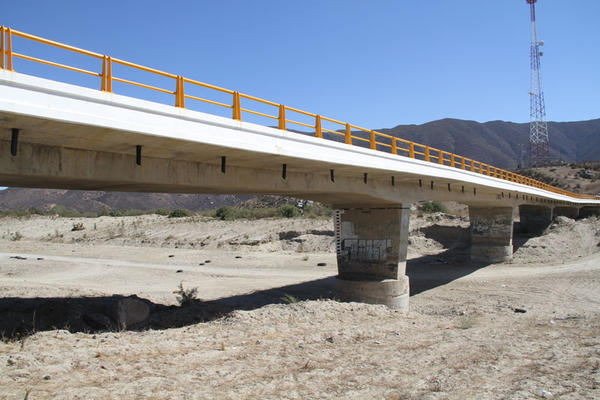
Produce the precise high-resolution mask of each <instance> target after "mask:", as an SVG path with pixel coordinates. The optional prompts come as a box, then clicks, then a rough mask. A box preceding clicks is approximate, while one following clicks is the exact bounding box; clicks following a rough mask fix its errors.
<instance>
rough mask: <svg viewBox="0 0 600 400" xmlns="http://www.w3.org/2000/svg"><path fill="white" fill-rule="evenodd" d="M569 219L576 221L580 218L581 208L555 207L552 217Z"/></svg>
mask: <svg viewBox="0 0 600 400" xmlns="http://www.w3.org/2000/svg"><path fill="white" fill-rule="evenodd" d="M560 216H563V217H567V218H571V219H575V218H577V217H578V216H579V208H578V207H554V210H553V211H552V217H553V218H555V217H560Z"/></svg>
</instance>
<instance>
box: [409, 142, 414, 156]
mask: <svg viewBox="0 0 600 400" xmlns="http://www.w3.org/2000/svg"><path fill="white" fill-rule="evenodd" d="M408 156H409V157H410V158H415V144H414V143H413V142H410V143H409V144H408Z"/></svg>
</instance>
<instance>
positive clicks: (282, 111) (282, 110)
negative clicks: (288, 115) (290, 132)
mask: <svg viewBox="0 0 600 400" xmlns="http://www.w3.org/2000/svg"><path fill="white" fill-rule="evenodd" d="M279 129H282V130H284V131H285V106H284V105H283V104H280V105H279Z"/></svg>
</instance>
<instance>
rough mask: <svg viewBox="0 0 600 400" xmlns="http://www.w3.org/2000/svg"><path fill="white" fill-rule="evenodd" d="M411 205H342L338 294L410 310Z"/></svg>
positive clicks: (337, 217)
mask: <svg viewBox="0 0 600 400" xmlns="http://www.w3.org/2000/svg"><path fill="white" fill-rule="evenodd" d="M409 219H410V209H408V208H402V207H398V208H363V209H340V210H336V214H335V221H334V224H335V235H336V246H337V261H338V276H337V280H336V291H337V296H338V297H339V298H340V300H343V301H357V302H363V303H371V304H385V305H386V306H388V307H390V308H394V309H400V310H403V311H408V298H409V282H408V276H406V274H405V273H406V254H407V248H408V226H409Z"/></svg>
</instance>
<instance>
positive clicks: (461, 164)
mask: <svg viewBox="0 0 600 400" xmlns="http://www.w3.org/2000/svg"><path fill="white" fill-rule="evenodd" d="M460 158H461V159H462V161H461V162H460V167H461V168H462V169H465V158H464V157H463V156H461V157H460Z"/></svg>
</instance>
